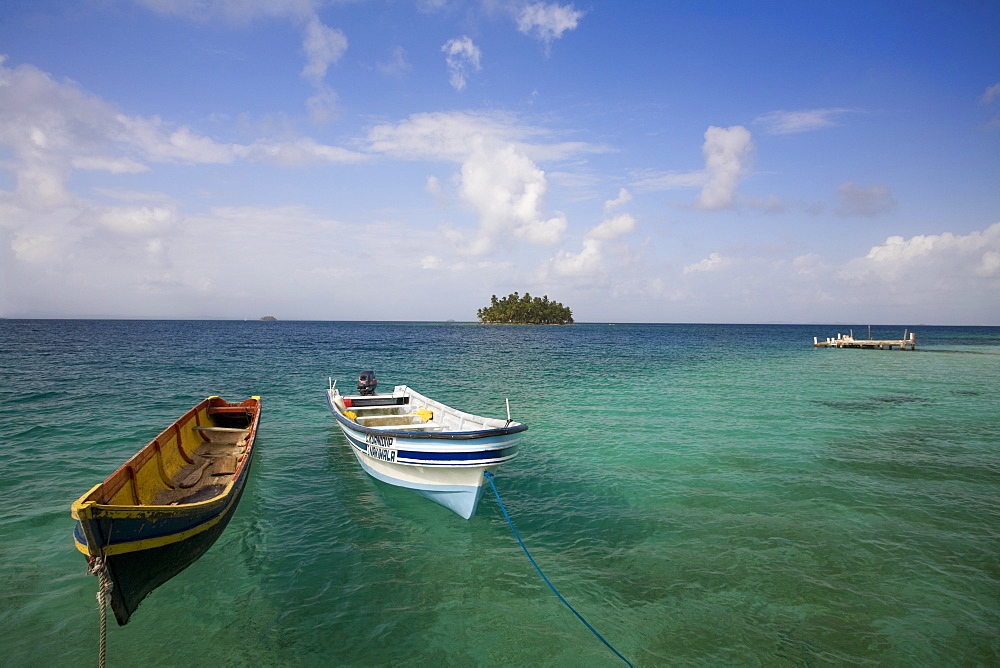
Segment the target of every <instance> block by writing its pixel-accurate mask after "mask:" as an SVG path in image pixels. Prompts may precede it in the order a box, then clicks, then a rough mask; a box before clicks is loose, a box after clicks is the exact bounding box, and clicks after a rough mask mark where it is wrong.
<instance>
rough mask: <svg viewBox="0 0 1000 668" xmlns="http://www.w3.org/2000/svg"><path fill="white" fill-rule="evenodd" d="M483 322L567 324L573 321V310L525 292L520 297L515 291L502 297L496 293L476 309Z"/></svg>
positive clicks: (546, 297)
mask: <svg viewBox="0 0 1000 668" xmlns="http://www.w3.org/2000/svg"><path fill="white" fill-rule="evenodd" d="M476 315H477V316H478V317H479V322H481V323H483V324H513V325H569V324H572V323H573V311H571V310H570V309H569V308H568V307H566V306H563V305H562V304H560V303H559V302H556V301H551V300H549V297H548V295H546V296H544V297H532V296H531V295H529V294H528V293H527V292H525V293H524V296H523V297H521V296H520V295H518V294H517V293H516V292H514V293H511V294H509V295H507V296H506V297H504V298H503V299H497V296H496V295H493V296H492V297H491V298H490V305H489V306H486V307H484V308H481V309H479V310H478V311H476Z"/></svg>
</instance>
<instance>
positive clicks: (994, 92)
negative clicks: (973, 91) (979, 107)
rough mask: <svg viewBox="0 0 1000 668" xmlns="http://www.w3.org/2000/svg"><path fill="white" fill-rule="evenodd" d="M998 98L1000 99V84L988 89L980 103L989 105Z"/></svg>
mask: <svg viewBox="0 0 1000 668" xmlns="http://www.w3.org/2000/svg"><path fill="white" fill-rule="evenodd" d="M998 97H1000V83H995V84H993V85H992V86H990V87H989V88H987V89H986V91H985V92H984V93H983V95H982V97H981V98H979V101H980V102H982V103H983V104H989V103H991V102H993V100H995V99H997V98H998Z"/></svg>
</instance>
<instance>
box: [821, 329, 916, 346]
mask: <svg viewBox="0 0 1000 668" xmlns="http://www.w3.org/2000/svg"><path fill="white" fill-rule="evenodd" d="M907 334H909V336H907ZM813 346H815V347H817V348H878V349H879V350H892V349H893V348H898V349H899V350H906V349H907V348H909V349H910V350H916V349H917V335H916V334H915V333H914V332H909V331H907V330H904V331H903V338H901V339H873V338H872V331H871V327H869V328H868V338H867V339H856V338H854V331H853V330H851V333H850V334H847V335H844V334H837V337H836V338H832V337H831V338H827V339H826V341H820V340H819V337H818V336H814V337H813Z"/></svg>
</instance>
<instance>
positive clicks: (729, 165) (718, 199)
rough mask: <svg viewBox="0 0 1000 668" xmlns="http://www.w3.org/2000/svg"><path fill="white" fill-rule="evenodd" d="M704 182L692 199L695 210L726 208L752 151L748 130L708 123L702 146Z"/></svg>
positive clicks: (731, 200)
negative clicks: (706, 178) (699, 192)
mask: <svg viewBox="0 0 1000 668" xmlns="http://www.w3.org/2000/svg"><path fill="white" fill-rule="evenodd" d="M702 153H704V155H705V171H706V172H707V174H708V181H707V182H706V183H705V185H704V186H703V187H702V189H701V194H700V195H698V199H697V200H696V202H695V207H696V208H699V209H727V208H730V207H732V206H733V203H734V198H735V195H736V187H737V186H738V185H739V183H740V181H742V180H743V178H744V176H746V172H747V163H748V161H749V160H750V157H751V155H752V154H753V143H752V142H751V141H750V132H749V130H747V129H746V128H744V127H743V126H741V125H736V126H733V127H730V128H718V127H715V126H711V127H709V128H708V130H706V131H705V143H704V145H703V146H702Z"/></svg>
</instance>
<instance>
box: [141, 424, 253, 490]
mask: <svg viewBox="0 0 1000 668" xmlns="http://www.w3.org/2000/svg"><path fill="white" fill-rule="evenodd" d="M193 431H194V432H195V433H197V434H199V435H200V436H201V437H202V438H203V439H204V440H202V442H201V444H200V445H198V446H197V447H196V448H195V449H194V452H193V453H192V456H191V458H192V459H193V460H194V462H193V463H191V464H187V465H185V466H183V467H181V469H180V470H179V471H178V472H177V475H175V476H173V479H172V481H171V482H172V483H173V488H172V489H171V488H170V487H165V488H164V489H162V490H161V491H160V493H159V494H157V495H156V498H155V499H154V500H153V505H157V506H171V505H179V504H182V503H195V502H197V501H204V500H206V499H210V498H212V497H213V496H217V495H218V494H220V493H222V490H223V489H225V486H226V485H227V484H229V481H230V480H232V479H233V475H235V473H236V468H237V466H238V465H239V461H240V458H241V456H242V455H243V454H244V453H245V452H246V448H247V441H246V437H247V436H248V435H249V434H250V430H249V429H240V428H238V427H194V428H193Z"/></svg>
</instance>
